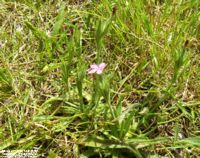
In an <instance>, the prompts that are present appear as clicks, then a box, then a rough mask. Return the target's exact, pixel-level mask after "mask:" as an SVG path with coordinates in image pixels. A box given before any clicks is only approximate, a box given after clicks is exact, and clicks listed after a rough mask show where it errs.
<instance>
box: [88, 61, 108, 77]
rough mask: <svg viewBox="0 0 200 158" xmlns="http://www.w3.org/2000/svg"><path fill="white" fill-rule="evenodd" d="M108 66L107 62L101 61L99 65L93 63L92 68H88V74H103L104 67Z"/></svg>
mask: <svg viewBox="0 0 200 158" xmlns="http://www.w3.org/2000/svg"><path fill="white" fill-rule="evenodd" d="M105 67H106V64H105V63H101V64H99V65H97V64H92V65H90V68H89V70H88V74H94V73H96V74H102V72H103V70H104V68H105Z"/></svg>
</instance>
